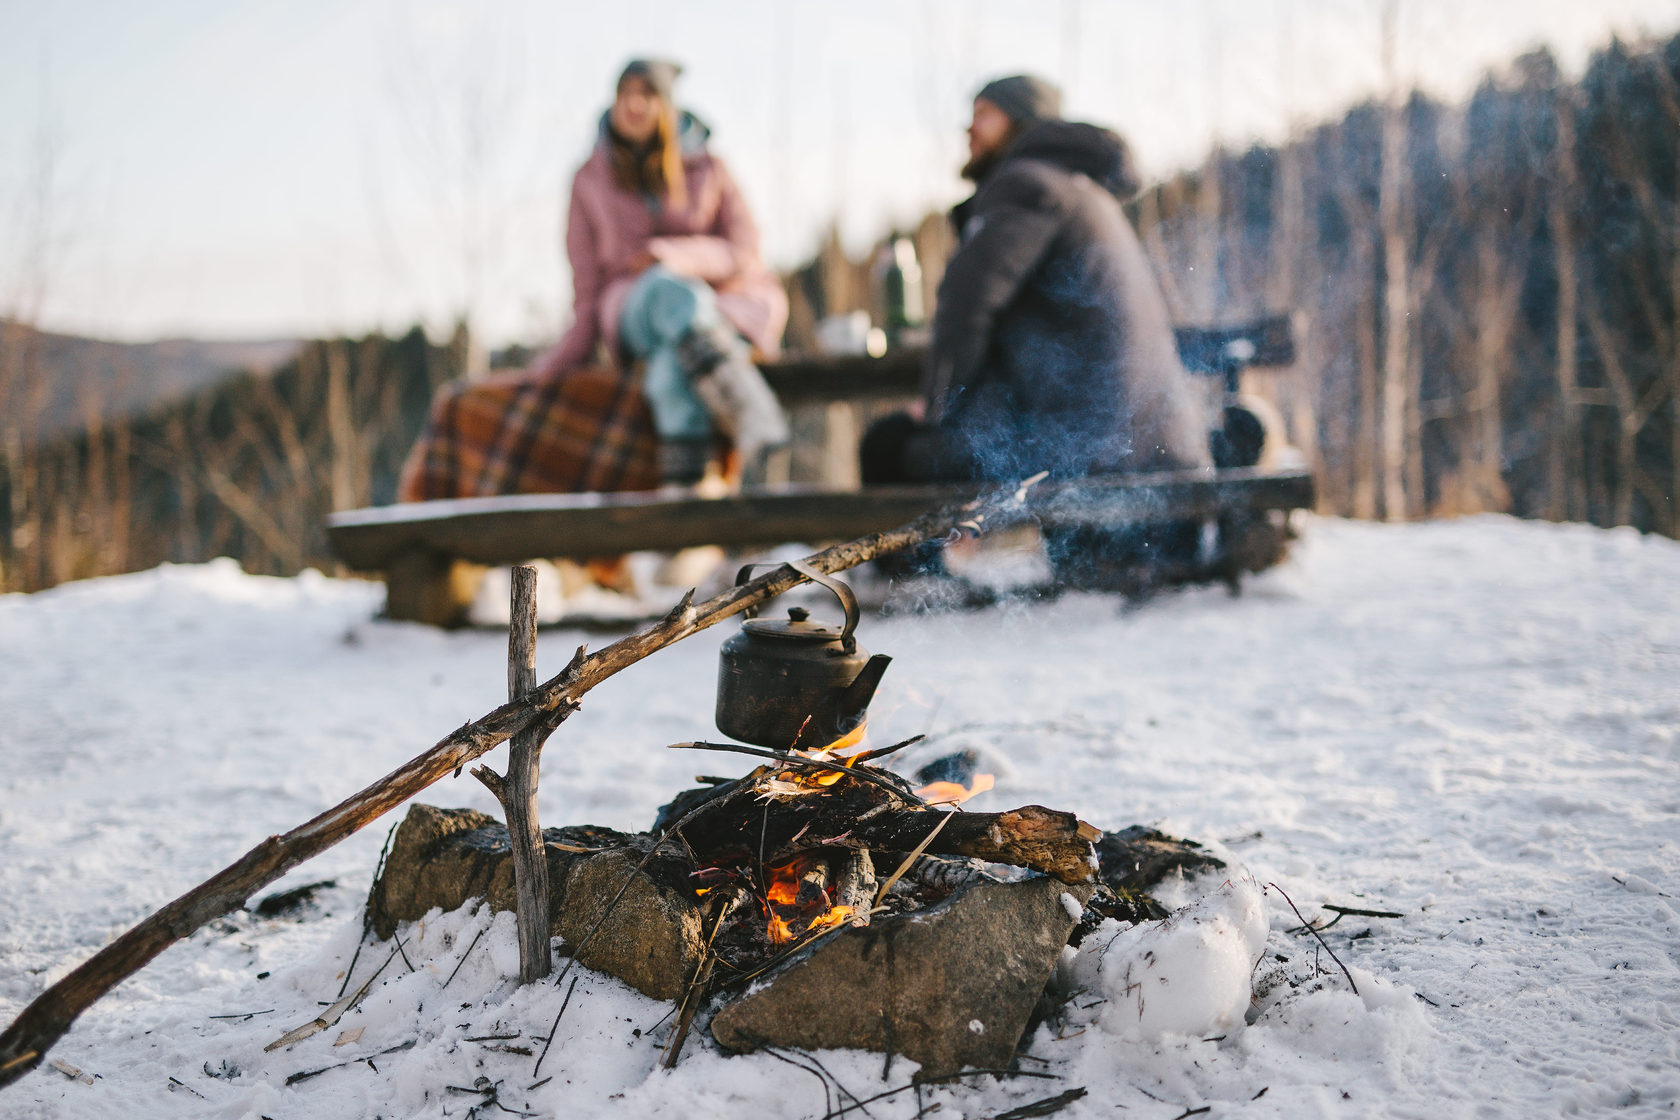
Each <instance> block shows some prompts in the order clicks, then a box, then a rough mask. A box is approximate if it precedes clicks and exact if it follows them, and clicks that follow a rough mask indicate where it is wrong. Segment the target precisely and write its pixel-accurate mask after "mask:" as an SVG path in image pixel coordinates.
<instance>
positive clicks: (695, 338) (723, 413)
mask: <svg viewBox="0 0 1680 1120" xmlns="http://www.w3.org/2000/svg"><path fill="white" fill-rule="evenodd" d="M677 354H678V357H679V359H680V360H681V362H682V364H683V368H684V369H685V370H687V372H688V374H689V376H690V377H691V378H692V379H693V385H694V392H695V394H696V395H698V396H699V398H700V399H701V400H702V401H703V402H705V405H706V409H707V411H708V412H710V413H711V417H712V423H713V424H715V425H716V426H717V428H718V430H719V431H721V432H722V433H724V434H725V435H727V436H729V437H731V438H732V439H733V440H734V441H735V446H736V448H737V449H739V450H740V452H741V458H742V460H743V461H744V462H746V463H751V464H756V463H757V462H758V460H759V458H760V457H761V456H762V455H763V454H764V453H765V452H766V451H768V450H770V449H771V448H774V447H780V446H781V445H782V444H785V443H786V442H787V441H788V421H787V414H786V413H785V412H783V411H782V405H781V402H780V401H778V400H777V399H776V394H775V393H772V392H771V391H770V386H769V385H767V384H766V383H765V381H764V375H763V374H762V373H760V372H759V370H758V367H757V366H755V365H753V364H752V361H751V360H750V357H749V354H748V351H747V345H746V343H745V342H744V341H742V339H741V337H740V336H739V335H737V334H735V332H734V330H733V329H732V328H730V327H728V326H717V327H712V328H709V329H702V330H693V331H690V332H689V333H688V334H687V335H686V336H685V337H684V338H683V340H682V341H681V342H680V343H678V344H677Z"/></svg>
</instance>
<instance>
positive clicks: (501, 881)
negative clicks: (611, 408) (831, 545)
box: [368, 571, 1206, 1075]
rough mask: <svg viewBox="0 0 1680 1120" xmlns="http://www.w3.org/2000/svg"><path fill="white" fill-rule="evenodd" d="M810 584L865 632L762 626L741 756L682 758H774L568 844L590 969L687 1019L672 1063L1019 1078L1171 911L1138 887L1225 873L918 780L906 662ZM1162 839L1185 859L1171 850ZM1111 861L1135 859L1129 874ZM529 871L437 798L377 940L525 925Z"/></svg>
mask: <svg viewBox="0 0 1680 1120" xmlns="http://www.w3.org/2000/svg"><path fill="white" fill-rule="evenodd" d="M803 574H806V575H807V576H809V577H810V578H813V579H814V580H816V581H817V582H820V583H822V584H823V585H825V586H828V587H829V589H830V590H831V591H833V593H834V594H835V595H836V596H837V597H838V598H839V600H840V602H841V604H842V606H843V607H844V609H845V619H844V622H843V623H841V624H838V625H837V624H834V623H828V622H823V621H820V620H816V619H813V618H812V617H811V616H810V614H809V612H808V611H806V610H804V609H803V608H799V607H795V608H793V609H792V610H790V611H789V612H788V617H787V618H786V619H785V620H782V619H758V618H752V619H749V620H748V621H747V622H746V623H744V625H743V626H742V628H741V630H740V631H739V632H738V633H737V634H736V635H734V636H733V637H731V638H730V639H729V640H728V641H727V642H725V643H724V645H723V648H722V651H721V654H720V665H719V672H718V703H717V713H716V722H717V726H718V728H719V729H720V730H722V731H723V732H724V733H725V734H727V735H729V736H731V737H732V738H734V739H736V740H740V741H738V742H688V743H677V744H673V749H683V750H697V751H708V752H722V753H726V754H733V755H737V756H747V757H751V758H753V759H755V760H756V761H757V765H756V766H755V767H754V768H753V769H751V770H750V771H749V772H747V773H745V774H743V775H741V776H740V777H716V776H705V775H702V776H699V777H698V778H697V779H696V780H697V781H698V782H699V783H700V785H699V786H698V787H697V788H694V789H689V790H685V791H683V792H681V793H679V794H678V795H677V796H675V797H674V798H673V799H672V800H671V801H670V803H669V804H667V805H665V806H663V807H662V808H661V809H660V810H659V813H658V815H657V817H656V819H655V820H654V821H653V823H652V825H651V827H650V828H649V829H648V830H647V831H646V832H642V833H636V834H629V833H621V832H616V831H613V830H610V829H603V828H597V827H592V826H574V827H570V828H551V829H547V830H545V831H544V832H543V856H544V857H545V860H546V866H547V872H548V880H549V882H550V884H551V893H550V896H549V906H550V910H549V921H548V931H549V933H550V934H551V935H552V936H557V937H559V938H561V939H562V940H563V942H564V946H563V950H562V951H563V953H565V954H566V955H567V956H570V957H571V958H572V960H573V961H575V962H576V963H581V964H583V965H585V966H587V967H590V968H593V969H597V970H599V971H602V972H607V973H610V974H612V975H615V976H617V977H619V978H620V979H622V980H624V981H625V982H626V983H629V984H630V985H632V986H633V987H635V988H637V989H639V990H640V991H642V992H644V993H646V994H648V995H650V996H654V997H655V998H660V999H669V1000H672V1001H673V1002H675V1003H676V1004H677V1006H678V1009H679V1011H678V1014H677V1016H676V1018H675V1020H674V1023H675V1025H674V1027H673V1028H672V1030H671V1034H670V1037H669V1039H668V1041H667V1044H666V1061H667V1063H668V1064H674V1063H675V1062H676V1060H677V1059H678V1057H679V1055H680V1053H681V1051H682V1048H683V1046H684V1043H685V1040H686V1039H687V1038H688V1037H689V1034H690V1031H691V1028H693V1027H694V1026H695V1024H697V1023H698V1024H699V1025H700V1026H702V1027H703V1028H705V1029H706V1030H707V1031H708V1033H709V1034H710V1036H711V1038H712V1039H713V1041H715V1042H716V1043H717V1044H718V1045H720V1046H723V1047H725V1048H727V1049H731V1050H752V1049H756V1048H759V1047H761V1046H767V1045H769V1046H775V1045H784V1046H797V1047H816V1048H821V1047H851V1048H868V1049H874V1050H878V1051H885V1052H887V1053H889V1054H893V1053H897V1054H902V1055H904V1056H906V1057H909V1058H911V1059H913V1060H915V1061H917V1062H918V1063H920V1064H921V1066H922V1071H923V1074H924V1075H939V1074H944V1073H950V1072H954V1071H956V1070H958V1069H961V1068H963V1067H965V1066H972V1067H983V1068H995V1067H998V1066H1001V1065H1004V1064H1007V1063H1008V1062H1009V1061H1010V1060H1011V1058H1012V1056H1013V1053H1014V1048H1015V1045H1016V1043H1017V1041H1018V1040H1019V1039H1020V1038H1021V1037H1022V1035H1023V1033H1024V1032H1025V1031H1026V1030H1027V1029H1028V1028H1029V1026H1030V1025H1031V1023H1032V1021H1033V1020H1034V1017H1035V1015H1037V1014H1040V1013H1041V1012H1042V1010H1043V1009H1042V1008H1041V1007H1040V1006H1039V1005H1040V1001H1041V999H1042V997H1043V995H1044V992H1045V986H1046V983H1047V982H1048V981H1049V979H1050V977H1051V975H1052V973H1053V972H1054V970H1055V967H1056V963H1057V961H1058V960H1059V959H1060V955H1061V952H1062V949H1063V948H1064V947H1065V946H1067V945H1068V944H1070V943H1077V942H1078V940H1079V939H1080V937H1081V936H1083V933H1084V932H1085V931H1088V930H1089V929H1091V928H1094V927H1095V925H1096V924H1097V923H1098V922H1100V921H1101V920H1102V919H1103V918H1104V917H1120V918H1125V919H1128V920H1139V919H1141V918H1144V917H1155V916H1159V911H1158V908H1156V907H1154V905H1153V903H1152V902H1151V901H1150V900H1148V899H1147V897H1145V896H1142V895H1140V894H1139V893H1137V892H1138V890H1139V874H1140V873H1141V872H1142V871H1143V869H1144V866H1145V864H1146V863H1147V864H1149V866H1150V870H1151V872H1154V878H1152V879H1150V880H1149V882H1151V883H1152V882H1154V881H1156V880H1158V879H1159V877H1160V875H1161V874H1164V873H1165V869H1166V867H1168V866H1184V865H1191V866H1194V865H1195V864H1196V862H1197V861H1198V860H1201V861H1202V862H1206V858H1205V857H1200V856H1198V855H1196V854H1195V853H1194V851H1193V849H1194V845H1188V846H1186V845H1183V844H1179V845H1177V846H1176V847H1173V846H1172V844H1171V843H1170V842H1166V841H1165V839H1164V838H1159V837H1156V836H1154V835H1153V834H1136V833H1127V834H1125V837H1124V838H1123V839H1121V840H1118V841H1117V840H1116V839H1115V838H1113V837H1105V836H1104V834H1103V833H1102V832H1101V831H1100V830H1098V829H1097V828H1095V827H1093V826H1092V825H1090V824H1087V823H1085V822H1084V821H1081V820H1080V819H1079V818H1078V817H1077V816H1075V815H1074V814H1072V813H1069V812H1063V811H1059V810H1056V809H1051V808H1047V807H1045V806H1042V805H1024V806H1021V807H1019V808H1015V809H1011V810H1007V811H1004V812H971V811H968V810H966V809H965V808H964V807H963V803H964V802H966V801H967V800H968V799H969V798H971V797H973V796H975V795H977V794H979V793H982V792H985V791H987V790H990V789H992V788H993V780H992V776H991V775H989V774H986V773H980V772H976V771H977V769H978V768H977V766H976V765H974V762H975V759H974V758H973V756H972V755H971V754H958V755H953V756H950V757H949V758H947V759H945V760H942V761H943V763H944V765H930V766H927V767H924V768H923V769H922V770H921V771H920V772H919V777H918V779H917V780H915V781H912V780H911V779H908V778H906V777H904V776H903V775H901V774H899V773H896V772H894V771H893V770H892V769H890V768H889V766H888V764H889V763H890V762H893V761H897V760H898V759H902V758H904V757H909V756H907V755H901V754H900V752H903V751H905V750H906V748H909V747H912V746H915V745H917V744H918V743H919V742H920V740H921V737H920V736H918V737H916V738H914V739H909V740H906V741H904V742H899V743H894V744H892V745H889V746H884V747H873V746H871V745H870V744H869V742H868V741H867V721H866V718H865V717H866V709H867V705H868V703H869V700H870V698H871V697H872V696H873V694H874V692H875V689H876V687H877V685H878V684H879V682H880V680H881V677H882V674H883V673H884V671H885V669H886V666H887V664H888V662H889V661H890V658H888V657H885V656H883V655H879V654H877V655H874V656H871V655H870V654H869V653H868V652H867V651H865V650H863V649H862V648H861V647H860V646H859V645H858V644H857V642H856V638H855V635H854V630H855V627H856V624H857V604H856V601H855V600H854V599H853V598H852V595H851V592H850V589H848V588H846V587H845V585H844V584H840V583H838V582H836V581H833V580H831V579H829V578H828V577H826V576H823V575H822V573H820V572H816V571H807V572H804V573H803ZM746 575H747V572H746V571H743V573H742V579H745V578H746ZM1162 843H1165V844H1166V845H1167V847H1168V848H1169V849H1170V851H1171V853H1173V854H1174V855H1176V856H1177V857H1178V858H1177V862H1176V863H1175V862H1174V860H1173V859H1172V858H1168V859H1167V860H1166V861H1165V862H1163V861H1162V859H1160V858H1158V857H1159V856H1160V852H1158V851H1155V850H1153V849H1152V848H1151V845H1157V846H1159V845H1160V844H1162ZM1116 845H1118V847H1117V846H1116ZM1099 852H1102V853H1104V854H1108V855H1110V856H1112V857H1113V858H1110V859H1108V860H1107V861H1106V864H1107V866H1108V867H1109V868H1110V869H1111V870H1110V871H1109V872H1108V873H1106V874H1105V873H1104V872H1103V866H1104V861H1103V860H1100V859H1099ZM511 863H512V859H511V858H510V845H509V841H508V839H507V833H506V831H505V830H504V829H502V827H501V826H500V825H498V824H497V823H496V822H494V821H493V820H491V818H489V817H487V816H485V815H483V814H480V813H475V812H472V811H469V810H455V811H448V810H440V809H434V808H431V807H429V806H424V805H416V806H414V807H413V808H412V809H411V811H410V814H409V817H408V819H407V820H405V821H404V823H403V825H402V826H401V828H399V829H398V831H397V833H396V836H395V838H394V840H393V843H392V848H391V852H390V858H389V860H388V861H387V863H386V866H385V867H384V868H383V869H382V872H381V874H380V875H379V877H378V878H377V880H376V881H375V884H374V888H373V892H372V894H371V895H370V897H369V903H368V912H369V919H370V924H371V926H372V928H373V929H374V931H375V932H376V933H378V934H379V935H380V936H382V937H389V936H391V935H392V934H393V933H394V932H395V930H396V927H397V924H398V922H400V921H403V920H413V919H417V918H419V917H421V916H423V915H424V914H425V913H426V912H427V911H428V910H429V909H431V908H432V907H434V906H436V907H441V908H443V909H446V910H447V909H454V908H455V907H458V906H460V905H462V904H463V903H465V902H466V901H467V900H468V899H471V898H474V897H482V898H484V899H486V900H488V901H489V903H490V904H491V905H492V906H493V907H496V908H498V909H513V908H514V906H515V900H514V882H513V880H514V875H513V872H512V869H511V867H510V864H511ZM570 967H571V966H570V965H568V966H567V968H570Z"/></svg>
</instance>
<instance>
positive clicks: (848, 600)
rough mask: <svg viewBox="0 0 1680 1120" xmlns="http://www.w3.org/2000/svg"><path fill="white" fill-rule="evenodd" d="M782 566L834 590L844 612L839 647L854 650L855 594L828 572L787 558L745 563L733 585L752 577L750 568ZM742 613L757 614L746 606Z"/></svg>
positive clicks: (856, 616) (855, 625)
mask: <svg viewBox="0 0 1680 1120" xmlns="http://www.w3.org/2000/svg"><path fill="white" fill-rule="evenodd" d="M784 566H785V567H789V568H792V569H793V570H794V571H796V572H798V573H799V574H800V575H802V576H804V577H805V578H806V579H808V580H810V581H811V582H813V583H820V584H822V585H823V586H824V587H826V588H828V589H829V590H830V591H832V592H834V596H835V598H837V599H839V600H840V607H841V609H842V610H844V611H845V612H846V622H845V625H844V626H842V627H841V628H840V648H841V649H843V650H845V651H846V652H847V653H852V652H854V651H856V649H857V639H856V638H854V637H853V636H852V631H854V630H856V629H857V624H858V601H857V596H856V595H854V594H853V593H852V589H851V588H850V587H849V586H847V585H846V584H845V583H844V582H842V581H841V580H837V579H835V578H834V577H833V576H831V575H829V574H828V573H826V572H819V571H817V569H815V568H813V567H811V565H809V564H807V563H805V561H803V560H787V561H783V563H781V564H746V565H744V566H742V568H741V570H740V571H739V572H737V573H736V574H735V586H736V587H739V586H741V585H742V584H743V583H746V582H747V580H749V579H750V578H752V570H753V569H754V568H780V567H784ZM742 613H744V614H745V615H746V616H747V617H748V618H752V617H753V616H754V615H756V614H758V608H757V607H748V608H747V609H746V610H745V611H744V612H742Z"/></svg>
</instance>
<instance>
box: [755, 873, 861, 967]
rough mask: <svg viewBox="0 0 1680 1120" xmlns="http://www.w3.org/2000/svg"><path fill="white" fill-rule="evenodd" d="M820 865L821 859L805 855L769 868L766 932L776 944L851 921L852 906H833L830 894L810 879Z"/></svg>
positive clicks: (765, 894) (782, 943) (766, 898)
mask: <svg viewBox="0 0 1680 1120" xmlns="http://www.w3.org/2000/svg"><path fill="white" fill-rule="evenodd" d="M820 862H821V857H819V856H816V855H812V854H810V853H803V854H801V855H797V856H795V857H794V858H793V859H791V860H789V861H788V862H786V863H782V864H777V865H775V866H773V867H767V868H765V870H766V871H767V872H768V873H769V876H770V881H769V883H768V885H767V886H766V889H765V892H764V897H765V912H766V920H767V923H768V924H767V928H766V932H767V933H768V935H769V937H770V943H771V944H772V945H786V944H787V943H788V942H790V941H794V940H796V939H798V938H799V937H802V936H804V935H806V934H811V933H820V932H822V931H823V930H826V929H832V928H834V927H835V926H838V925H841V924H843V923H844V922H846V921H847V920H849V919H850V918H851V916H852V908H851V907H850V906H832V905H830V904H829V902H830V900H829V894H828V891H827V890H825V889H824V888H822V887H821V886H819V885H818V884H817V883H816V882H815V881H813V880H810V879H807V878H806V875H807V873H808V872H809V871H811V870H812V869H813V868H814V867H816V866H817V865H818V864H819V863H820Z"/></svg>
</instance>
